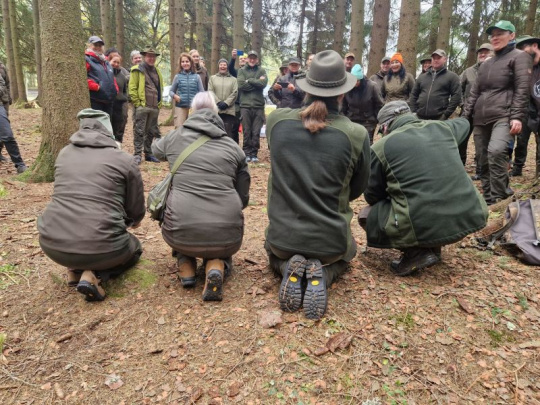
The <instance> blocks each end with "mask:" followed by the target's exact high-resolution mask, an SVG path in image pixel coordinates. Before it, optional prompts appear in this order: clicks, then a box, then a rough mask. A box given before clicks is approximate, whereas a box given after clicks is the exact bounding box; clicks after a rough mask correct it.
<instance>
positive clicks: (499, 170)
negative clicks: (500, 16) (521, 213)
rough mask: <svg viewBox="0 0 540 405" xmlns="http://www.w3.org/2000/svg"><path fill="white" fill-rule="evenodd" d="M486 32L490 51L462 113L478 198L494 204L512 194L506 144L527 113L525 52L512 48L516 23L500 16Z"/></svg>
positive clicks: (528, 67) (528, 68) (527, 62)
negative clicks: (470, 137)
mask: <svg viewBox="0 0 540 405" xmlns="http://www.w3.org/2000/svg"><path fill="white" fill-rule="evenodd" d="M486 32H487V34H488V35H489V36H490V43H491V45H492V46H493V51H494V55H493V57H492V58H490V59H488V60H486V61H485V62H484V63H482V65H481V66H480V68H479V69H478V78H477V79H476V81H475V82H474V85H473V87H472V89H471V94H470V96H469V98H468V99H467V102H466V103H465V109H464V112H463V116H464V117H465V118H467V119H471V118H472V119H473V123H474V132H473V133H474V144H475V146H476V153H477V155H478V160H479V163H480V170H481V174H480V176H481V181H482V190H483V192H484V199H485V200H486V202H487V203H488V204H494V203H495V202H497V201H498V200H501V199H505V198H507V197H508V196H509V195H511V194H513V192H512V190H510V189H509V187H508V149H509V146H510V145H511V144H512V142H513V141H514V136H516V135H517V134H519V133H520V132H521V130H522V122H524V121H525V119H526V116H527V104H528V102H529V85H530V83H529V81H530V77H531V57H530V56H529V55H528V54H526V53H525V52H522V51H519V50H517V49H515V41H514V39H515V37H516V34H515V32H516V28H515V27H514V24H512V23H511V22H510V21H506V20H501V21H499V22H498V23H497V24H495V25H492V26H490V27H489V28H488V29H487V30H486Z"/></svg>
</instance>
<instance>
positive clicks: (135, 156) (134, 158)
mask: <svg viewBox="0 0 540 405" xmlns="http://www.w3.org/2000/svg"><path fill="white" fill-rule="evenodd" d="M133 160H134V161H135V163H137V165H140V164H141V162H142V158H141V155H134V156H133Z"/></svg>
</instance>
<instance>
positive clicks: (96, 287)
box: [77, 270, 105, 301]
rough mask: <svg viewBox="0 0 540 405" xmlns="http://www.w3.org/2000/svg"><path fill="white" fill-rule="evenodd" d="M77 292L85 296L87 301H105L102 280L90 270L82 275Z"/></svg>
mask: <svg viewBox="0 0 540 405" xmlns="http://www.w3.org/2000/svg"><path fill="white" fill-rule="evenodd" d="M77 291H78V292H80V293H81V294H83V295H84V296H85V299H86V301H103V300H104V299H105V290H104V289H103V287H102V286H101V280H100V279H99V278H97V277H96V275H95V274H94V272H93V271H90V270H86V271H84V272H83V274H82V275H81V280H80V281H79V284H77Z"/></svg>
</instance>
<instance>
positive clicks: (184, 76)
mask: <svg viewBox="0 0 540 405" xmlns="http://www.w3.org/2000/svg"><path fill="white" fill-rule="evenodd" d="M176 77H177V80H178V87H176V94H178V95H179V96H180V102H179V103H176V106H177V107H181V108H190V107H191V102H192V101H193V98H194V97H195V95H196V94H197V93H198V92H199V75H198V74H197V73H191V72H189V73H184V72H182V73H178V74H177V75H176Z"/></svg>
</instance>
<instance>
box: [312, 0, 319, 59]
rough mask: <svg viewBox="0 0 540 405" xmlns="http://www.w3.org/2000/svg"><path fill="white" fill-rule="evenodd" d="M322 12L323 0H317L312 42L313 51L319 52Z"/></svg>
mask: <svg viewBox="0 0 540 405" xmlns="http://www.w3.org/2000/svg"><path fill="white" fill-rule="evenodd" d="M320 12H321V0H315V15H314V16H313V35H312V42H311V53H317V41H318V36H319V16H320Z"/></svg>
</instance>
